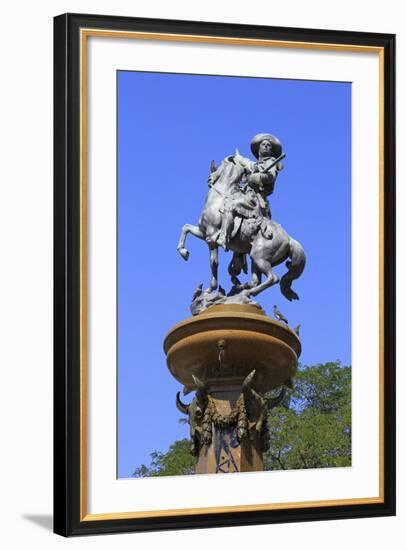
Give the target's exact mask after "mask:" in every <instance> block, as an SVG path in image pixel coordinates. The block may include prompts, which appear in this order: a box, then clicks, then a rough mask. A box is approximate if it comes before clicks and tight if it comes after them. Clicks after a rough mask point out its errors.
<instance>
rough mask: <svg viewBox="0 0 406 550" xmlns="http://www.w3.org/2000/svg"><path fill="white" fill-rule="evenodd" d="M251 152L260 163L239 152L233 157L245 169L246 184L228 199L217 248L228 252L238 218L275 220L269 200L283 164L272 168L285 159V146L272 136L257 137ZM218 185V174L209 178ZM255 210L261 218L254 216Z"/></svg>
mask: <svg viewBox="0 0 406 550" xmlns="http://www.w3.org/2000/svg"><path fill="white" fill-rule="evenodd" d="M251 151H252V153H253V155H254V156H255V158H256V159H257V161H256V162H253V161H251V160H250V159H248V158H245V157H243V156H241V155H240V154H239V152H238V151H236V154H235V155H234V156H233V157H232V158H233V161H234V162H236V163H238V164H240V165H241V166H242V167H243V168H244V172H243V176H242V181H244V183H245V184H244V186H243V187H241V192H239V193H234V194H232V195H229V196H227V197H225V199H224V206H223V212H222V213H223V216H222V223H221V230H220V233H219V237H218V239H217V244H218V245H219V246H222V247H223V248H224V249H225V250H227V249H228V243H229V241H230V236H231V233H232V230H233V226H234V219H235V217H236V216H240V217H242V218H255V217H260V218H261V220H263V219H264V218H265V219H271V210H270V207H269V202H268V199H267V197H268V195H271V194H272V193H273V190H274V186H275V181H276V178H277V175H278V172H279V171H280V170H282V165H281V163H277V164H276V165H273V166H272V164H273V163H274V162H275V160H276V159H278V158H279V157H280V156H281V153H282V145H281V143H280V141H279V140H278V139H277V138H276V137H275V136H273V135H271V134H257V135H256V136H254V138H253V139H252V141H251ZM214 182H215V174H212V175H211V176H210V177H209V184H210V185H212V184H213V183H214ZM255 207H257V209H256V210H257V212H259V214H256V213H255V212H254V209H255Z"/></svg>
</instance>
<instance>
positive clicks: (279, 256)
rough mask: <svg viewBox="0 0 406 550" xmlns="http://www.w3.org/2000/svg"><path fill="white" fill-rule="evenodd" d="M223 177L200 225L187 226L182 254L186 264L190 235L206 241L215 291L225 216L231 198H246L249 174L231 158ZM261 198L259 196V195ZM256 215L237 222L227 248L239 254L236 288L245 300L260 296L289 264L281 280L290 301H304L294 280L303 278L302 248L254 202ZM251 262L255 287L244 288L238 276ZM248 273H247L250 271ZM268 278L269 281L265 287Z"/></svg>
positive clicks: (232, 264)
mask: <svg viewBox="0 0 406 550" xmlns="http://www.w3.org/2000/svg"><path fill="white" fill-rule="evenodd" d="M217 175H218V178H217V180H216V181H215V183H214V184H213V185H212V186H211V188H210V190H209V192H208V194H207V198H206V204H205V206H204V209H203V212H202V214H201V216H200V219H199V223H198V225H191V224H186V225H184V226H183V227H182V233H181V236H180V239H179V243H178V246H177V250H178V251H179V253H180V255H181V256H182V258H183V259H184V260H187V259H188V258H189V251H188V250H187V249H186V247H185V241H186V237H187V235H188V233H191V234H192V235H194V236H195V237H198V238H199V239H202V240H204V241H206V243H207V245H208V247H209V250H210V269H211V282H210V289H209V290H211V291H214V290H215V289H216V288H217V287H218V279H217V276H218V246H219V245H218V243H217V240H218V238H219V235H220V232H221V227H222V217H223V215H224V209H225V204H226V201H227V198H228V197H230V196H233V195H234V194H237V193H239V194H240V195H241V197H242V198H243V197H245V196H246V195H245V193H243V191H242V189H241V186H240V182H241V180H242V178H243V175H244V167H243V166H242V165H241V164H240V163H238V162H236V160H235V157H234V156H230V157H227V158H226V159H225V160H223V162H222V163H221V165H220V167H219V168H218V170H217ZM253 195H254V197H255V193H254V192H253ZM253 205H254V206H253V207H252V214H250V215H249V216H247V217H237V218H236V220H235V222H234V228H233V231H232V233H231V235H230V240H229V242H228V243H227V247H228V249H230V250H231V251H233V253H234V254H233V258H232V260H231V262H230V264H229V267H228V271H229V273H230V275H231V280H232V282H233V284H234V286H235V287H236V288H238V289H239V290H240V291H241V293H243V294H244V295H245V296H247V297H250V296H256V295H257V294H259V293H260V292H262V291H263V290H265V289H266V288H269V287H271V286H272V285H275V284H276V283H278V282H279V277H278V276H277V275H276V273H274V272H273V270H272V268H273V267H275V266H277V265H279V264H281V263H282V262H285V261H286V267H287V268H288V271H287V272H286V273H285V274H284V275H283V276H282V278H281V280H280V288H281V292H282V294H283V295H284V296H285V297H286V298H287V299H288V300H289V301H291V300H297V299H299V297H298V295H297V294H296V292H295V291H294V290H292V288H291V285H292V281H294V280H295V279H297V278H298V277H300V275H301V274H302V272H303V269H304V267H305V262H306V257H305V253H304V250H303V247H302V246H301V244H300V243H299V242H298V241H296V240H295V239H293V238H292V237H290V236H289V235H288V233H287V232H286V231H285V230H284V229H283V227H282V226H281V225H280V224H278V223H276V222H275V221H273V220H272V219H268V218H266V217H264V216H263V215H262V214H261V212H260V207H259V205H258V204H257V205H256V206H255V201H253ZM246 254H248V255H249V256H250V258H251V265H252V280H251V283H250V284H249V285H241V283H240V281H239V279H238V275H239V274H240V273H241V271H242V270H243V269H244V268H245V255H246ZM244 271H245V269H244ZM262 275H264V276H265V280H264V281H263V282H262Z"/></svg>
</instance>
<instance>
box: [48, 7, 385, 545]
mask: <svg viewBox="0 0 406 550" xmlns="http://www.w3.org/2000/svg"><path fill="white" fill-rule="evenodd" d="M82 28H86V29H108V30H119V31H130V32H132V31H136V32H148V33H163V34H165V33H175V34H181V35H200V36H207V37H216V36H221V37H232V38H245V39H262V40H280V41H289V42H291V41H293V42H296V43H315V44H321V45H322V44H337V45H347V44H351V45H356V46H367V47H369V46H370V47H376V48H380V49H381V50H382V54H383V59H384V74H383V90H384V104H383V110H384V127H383V149H384V156H383V162H384V163H383V181H384V204H383V216H384V220H383V231H384V243H383V258H384V268H383V273H384V289H383V323H384V330H383V336H382V337H383V346H384V371H383V432H384V437H383V459H384V467H383V498H382V502H375V503H370V504H365V503H361V504H351V505H337V506H334V505H333V506H322V507H320V506H315V507H303V508H300V507H298V508H294V509H292V508H290V509H276V510H263V511H261V510H259V511H258V510H257V511H243V512H241V511H230V512H221V513H215V514H213V513H199V514H194V515H191V514H185V515H176V516H169V517H149V518H148V517H147V518H145V517H143V518H128V519H114V518H112V519H108V518H104V519H100V520H90V521H89V520H87V519H86V517H83V514H81V498H82V497H81V486H80V484H81V460H82V459H81V442H82V434H81V392H82V391H83V388H82V387H81V376H80V364H81V346H80V330H81V317H80V299H81V295H80V293H81V284H80V269H81V266H80V230H81V218H80V200H81V199H80V170H81V168H80V164H81V151H80V102H81V95H80V94H81V90H80V30H81V29H82ZM54 98H55V100H54V531H55V533H57V534H59V535H63V536H72V535H89V534H101V533H119V532H130V531H151V530H162V529H191V528H204V527H219V526H237V525H253V524H266V523H277V522H278V523H279V522H294V521H313V520H329V519H344V518H361V517H377V516H390V515H394V514H395V224H396V219H395V36H394V35H392V34H377V33H360V32H349V31H331V30H312V29H297V28H278V27H267V26H252V25H240V24H238V25H237V24H223V23H208V22H205V23H203V22H193V21H175V20H173V21H171V20H161V19H141V18H132V17H113V16H102V15H82V14H64V15H60V16H57V17H55V19H54Z"/></svg>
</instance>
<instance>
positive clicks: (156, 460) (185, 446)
mask: <svg viewBox="0 0 406 550" xmlns="http://www.w3.org/2000/svg"><path fill="white" fill-rule="evenodd" d="M150 456H151V465H150V466H149V467H147V466H145V464H141V466H139V467H138V468H136V470H135V471H134V473H133V476H134V477H152V476H154V477H155V476H176V475H186V474H193V473H194V470H195V463H196V459H195V457H194V456H193V455H192V454H191V453H190V440H189V439H181V440H180V441H175V443H172V445H171V446H170V447H169V449H168V451H167V452H166V453H161V452H159V451H153V452H152V453H151V455H150Z"/></svg>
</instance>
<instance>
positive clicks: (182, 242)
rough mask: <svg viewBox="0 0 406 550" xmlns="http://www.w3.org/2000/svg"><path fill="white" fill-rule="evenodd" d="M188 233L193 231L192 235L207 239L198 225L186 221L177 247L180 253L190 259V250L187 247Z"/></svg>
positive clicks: (184, 257) (185, 258)
mask: <svg viewBox="0 0 406 550" xmlns="http://www.w3.org/2000/svg"><path fill="white" fill-rule="evenodd" d="M188 233H192V235H194V236H195V237H197V238H198V239H202V240H203V241H204V240H205V237H204V235H203V233H202V231H201V230H200V228H199V227H198V226H197V225H191V224H190V223H186V224H185V225H184V226H183V227H182V232H181V234H180V239H179V242H178V246H177V247H176V250H177V251H178V252H179V254H180V255H181V256H182V258H183V259H184V260H188V259H189V250H187V248H185V241H186V237H187V234H188Z"/></svg>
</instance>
